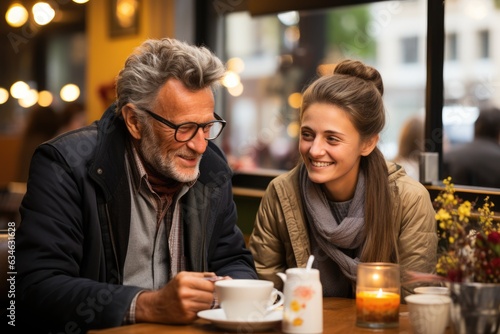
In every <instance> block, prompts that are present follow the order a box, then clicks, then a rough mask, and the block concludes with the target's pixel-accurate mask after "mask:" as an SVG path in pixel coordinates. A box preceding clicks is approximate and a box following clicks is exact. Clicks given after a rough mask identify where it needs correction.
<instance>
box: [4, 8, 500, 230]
mask: <svg viewBox="0 0 500 334" xmlns="http://www.w3.org/2000/svg"><path fill="white" fill-rule="evenodd" d="M40 5H42V6H40ZM44 6H46V7H44ZM37 8H38V12H37V11H36V9H37ZM0 11H1V12H2V14H3V15H2V16H3V17H2V20H0V30H1V32H2V39H1V40H0V43H1V49H2V52H1V53H0V67H1V71H0V72H1V73H2V75H1V76H0V149H1V152H2V164H1V165H0V189H1V192H0V196H1V200H0V229H3V228H5V226H6V223H7V222H9V221H15V222H16V224H17V223H19V220H20V217H19V213H18V206H19V202H20V200H21V198H22V195H23V193H24V191H25V182H26V179H21V178H20V177H19V176H18V174H19V173H18V171H19V170H21V169H23V168H24V169H26V168H27V166H29V157H28V159H24V160H22V159H21V158H20V156H21V155H22V153H21V151H22V142H23V134H24V132H25V130H26V128H27V123H28V119H29V114H30V112H31V111H32V110H33V109H34V108H36V107H37V106H43V107H49V108H51V109H53V110H54V111H55V112H56V114H57V113H62V110H63V109H64V108H65V107H67V106H68V105H70V104H75V103H78V104H79V105H81V106H82V108H83V109H84V115H85V116H84V122H83V123H82V125H85V124H90V123H91V122H93V121H95V120H98V119H99V118H100V117H101V115H102V113H103V112H104V110H105V109H106V108H107V106H109V105H110V104H111V103H112V102H113V98H114V78H115V76H116V75H117V73H118V72H119V70H120V68H121V67H122V66H123V62H124V60H125V59H126V57H127V56H128V55H129V53H130V52H132V51H133V49H134V48H135V47H136V46H138V45H139V44H140V43H141V42H142V41H144V40H145V39H147V38H161V37H175V38H178V39H182V40H185V41H188V42H191V43H194V44H199V45H201V44H203V45H206V46H208V47H209V48H210V49H211V50H213V51H214V52H215V54H216V55H218V56H219V57H220V58H221V59H222V60H223V61H224V62H225V63H226V65H227V69H228V71H227V74H226V76H225V78H224V81H223V85H222V88H221V89H220V90H219V91H218V92H217V95H216V112H217V113H218V114H219V115H222V117H223V118H224V119H225V120H227V122H228V126H227V127H226V129H225V130H224V132H223V134H222V135H221V136H220V137H219V138H218V139H217V141H216V142H217V144H219V145H220V146H221V147H222V148H223V150H224V152H225V153H226V155H227V157H228V160H229V163H230V165H231V166H232V168H233V169H234V173H235V175H234V178H233V186H234V196H235V201H236V202H237V204H238V210H239V211H240V212H239V217H240V218H239V220H240V226H241V228H242V230H243V231H244V233H245V234H248V233H250V232H251V229H252V226H253V219H254V214H255V211H256V208H257V206H258V204H259V202H260V198H261V196H262V194H263V192H264V189H265V188H266V186H267V184H268V183H269V181H270V180H271V179H272V178H273V177H275V176H276V175H279V174H280V173H282V172H283V171H286V170H289V169H291V168H292V166H293V165H294V164H295V163H296V159H297V150H296V147H297V135H298V123H297V115H298V108H299V105H300V99H301V91H302V90H303V88H304V87H305V86H306V85H307V83H308V82H310V81H311V80H312V79H313V78H314V77H316V76H318V75H321V74H323V73H328V71H329V70H330V71H331V69H332V68H333V66H334V65H335V63H336V62H338V61H339V60H341V59H344V58H354V59H360V60H362V61H364V62H366V63H368V64H370V65H373V66H374V67H375V68H377V69H378V70H379V71H380V73H381V74H382V77H383V79H384V86H385V87H384V88H385V93H384V96H385V97H384V102H385V105H386V113H387V124H386V128H385V129H384V132H383V133H382V138H381V141H380V144H379V145H380V148H381V150H382V152H383V153H384V155H385V156H386V157H387V160H393V159H395V158H396V156H397V155H398V149H399V146H400V140H401V138H400V137H401V131H402V128H403V127H404V126H405V123H407V124H408V123H415V120H418V121H419V122H420V123H421V124H422V126H421V128H420V129H419V131H420V133H421V135H423V136H424V139H423V143H424V144H423V145H421V148H420V149H419V150H420V151H414V152H412V158H413V160H415V161H414V164H422V167H423V168H421V169H420V172H419V174H415V175H414V177H415V178H417V179H419V180H420V181H421V182H422V183H425V184H426V187H427V188H428V189H429V191H430V192H431V193H432V194H433V195H435V194H436V192H437V191H439V189H441V188H442V182H441V180H442V179H443V178H445V177H446V176H447V175H444V174H443V157H444V156H445V155H446V153H447V152H448V151H449V150H450V149H452V148H453V147H454V146H460V145H461V144H463V143H466V142H470V141H471V140H472V139H473V133H474V128H473V125H474V121H475V119H477V117H478V111H479V109H480V108H482V107H485V106H499V105H500V94H499V93H497V89H498V80H499V79H498V76H499V75H500V74H498V73H497V72H498V71H497V70H496V69H497V68H498V66H497V65H498V64H499V63H500V52H499V49H498V48H496V44H495V43H493V40H495V36H497V35H498V34H499V33H500V27H498V24H497V22H499V21H498V17H499V16H500V3H499V2H498V1H494V0H474V1H471V0H467V1H466V0H450V1H445V2H439V1H431V0H429V1H426V0H411V1H408V0H407V1H366V0H356V1H347V0H314V1H312V0H311V1H306V2H304V1H299V0H295V1H284V0H283V1H262V0H237V1H235V0H213V1H203V0H182V1H180V0H178V1H174V0H168V1H167V0H106V1H95V0H90V1H83V0H75V1H70V0H52V1H47V2H38V1H33V0H23V1H19V0H16V1H14V0H12V1H2V2H1V4H0ZM12 13H21V14H20V17H18V18H16V16H15V15H14V14H12ZM16 19H17V20H18V21H15V20H16ZM9 20H14V21H12V22H9ZM16 88H17V90H21V91H23V89H24V91H26V92H27V93H25V95H24V96H22V97H21V96H20V95H21V94H20V93H18V92H16ZM47 139H48V138H47ZM421 152H424V153H433V154H434V156H433V159H428V160H426V159H423V158H422V161H420V156H419V155H420V153H421ZM436 156H437V157H436ZM407 169H408V170H409V169H410V167H407ZM458 186H459V190H460V191H463V196H465V197H470V198H473V199H474V198H478V197H483V196H484V195H488V196H491V197H492V199H493V200H495V199H498V196H499V194H500V190H499V189H498V188H494V187H484V186H481V187H477V186H474V185H472V186H471V185H467V184H464V185H458Z"/></svg>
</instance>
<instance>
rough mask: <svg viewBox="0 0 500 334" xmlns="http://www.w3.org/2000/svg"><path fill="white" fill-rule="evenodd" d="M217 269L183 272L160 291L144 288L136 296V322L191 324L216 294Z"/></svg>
mask: <svg viewBox="0 0 500 334" xmlns="http://www.w3.org/2000/svg"><path fill="white" fill-rule="evenodd" d="M207 277H216V276H215V274H214V273H197V272H186V271H184V272H180V273H179V274H177V276H175V277H174V278H173V279H172V280H171V281H170V282H168V284H167V285H165V286H164V287H163V288H161V289H160V290H157V291H145V292H142V293H141V294H140V295H139V297H138V298H137V304H136V314H135V319H136V322H158V323H168V324H188V323H190V322H193V321H194V320H196V318H197V315H196V314H197V313H198V312H199V311H202V310H206V309H209V308H210V306H211V305H212V301H213V298H214V283H213V282H212V281H210V280H209V279H207Z"/></svg>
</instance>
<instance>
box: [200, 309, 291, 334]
mask: <svg viewBox="0 0 500 334" xmlns="http://www.w3.org/2000/svg"><path fill="white" fill-rule="evenodd" d="M198 317H200V318H202V319H205V320H208V321H211V322H212V324H214V325H215V326H217V327H219V328H222V329H225V330H228V331H238V332H241V333H248V332H250V331H265V330H269V329H272V328H273V327H274V326H275V325H276V324H278V323H280V322H281V320H282V319H283V310H281V309H278V310H275V311H272V312H270V313H269V314H267V315H266V316H265V317H264V319H261V320H255V319H250V320H249V321H246V320H227V319H226V315H225V314H224V310H223V309H220V308H219V309H214V310H205V311H200V312H198Z"/></svg>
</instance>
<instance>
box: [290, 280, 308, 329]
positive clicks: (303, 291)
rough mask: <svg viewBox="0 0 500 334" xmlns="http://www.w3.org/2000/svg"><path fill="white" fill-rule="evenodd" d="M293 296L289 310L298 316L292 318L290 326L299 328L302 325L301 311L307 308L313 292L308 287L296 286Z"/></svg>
mask: <svg viewBox="0 0 500 334" xmlns="http://www.w3.org/2000/svg"><path fill="white" fill-rule="evenodd" d="M293 296H294V297H295V298H294V299H293V300H292V301H291V302H290V309H291V310H292V311H293V312H296V313H299V314H297V316H296V317H294V319H293V321H292V325H293V326H301V325H302V324H303V323H304V319H302V317H301V314H300V313H301V310H303V309H305V308H306V307H307V302H308V301H310V300H311V299H312V297H313V296H314V290H313V289H312V288H311V287H309V286H298V287H296V288H295V289H294V290H293Z"/></svg>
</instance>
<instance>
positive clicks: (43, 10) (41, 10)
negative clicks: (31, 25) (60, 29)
mask: <svg viewBox="0 0 500 334" xmlns="http://www.w3.org/2000/svg"><path fill="white" fill-rule="evenodd" d="M31 12H32V13H33V19H34V20H35V22H36V23H37V24H38V25H41V26H43V25H46V24H48V23H49V22H50V21H52V20H53V19H54V16H56V11H55V10H54V8H52V7H51V6H50V5H49V4H48V3H46V2H37V3H36V4H34V5H33V8H32V9H31Z"/></svg>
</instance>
